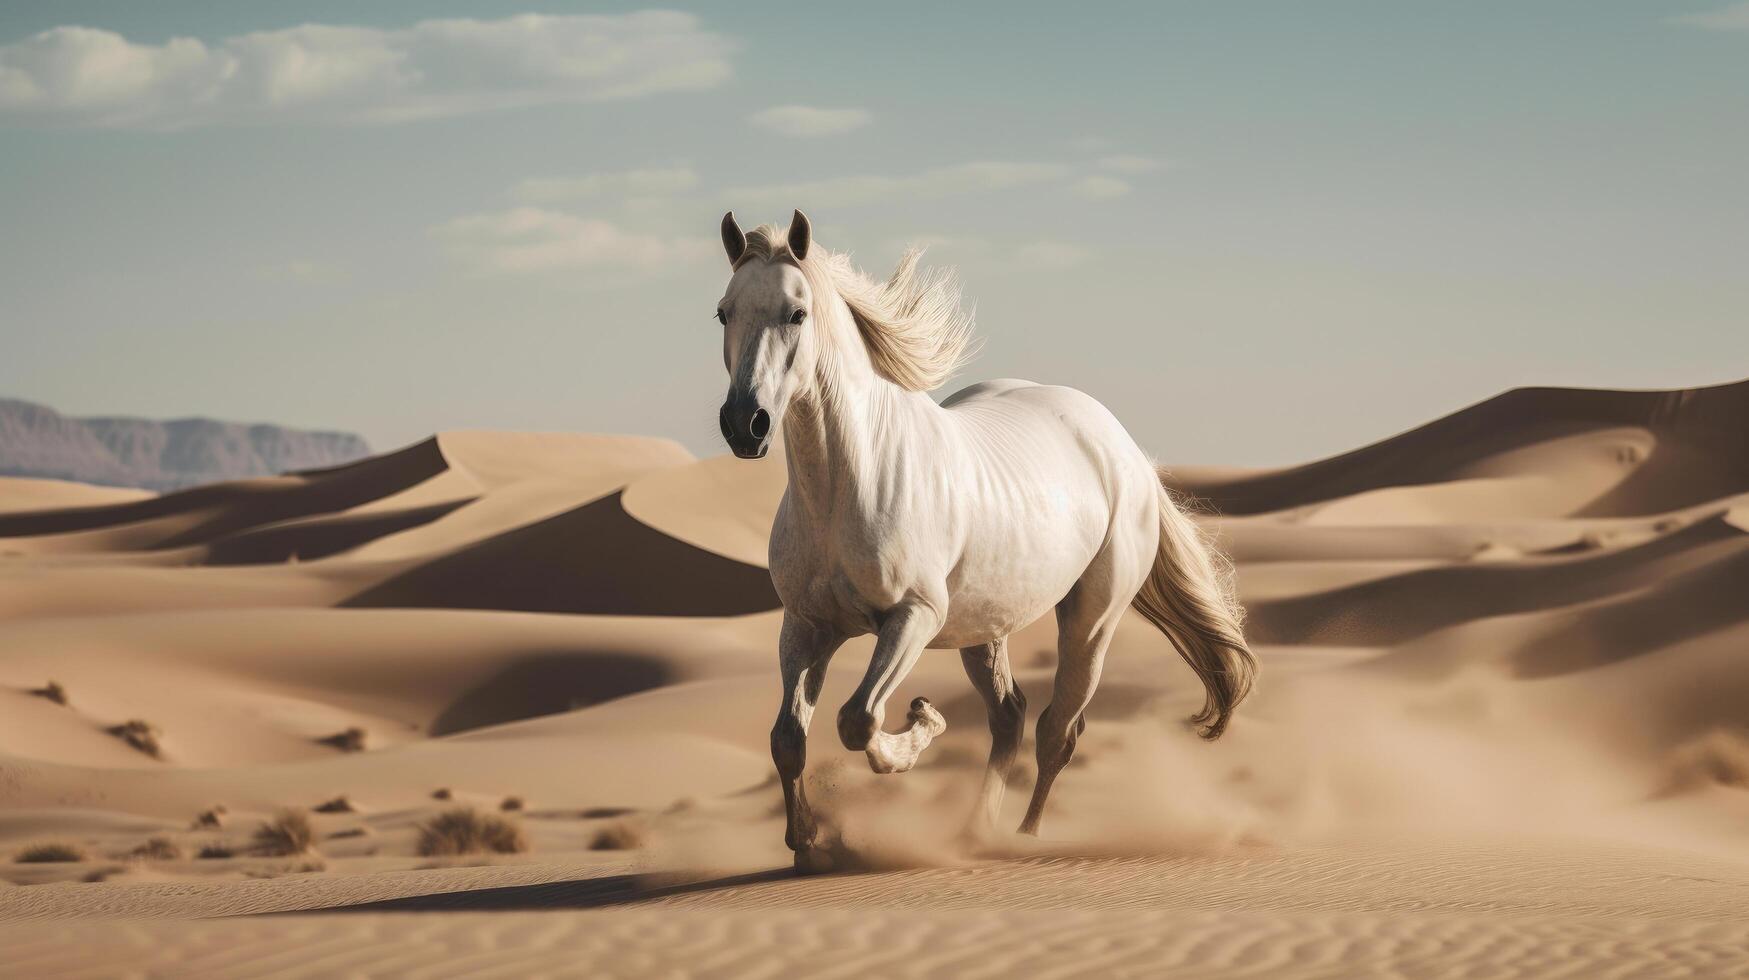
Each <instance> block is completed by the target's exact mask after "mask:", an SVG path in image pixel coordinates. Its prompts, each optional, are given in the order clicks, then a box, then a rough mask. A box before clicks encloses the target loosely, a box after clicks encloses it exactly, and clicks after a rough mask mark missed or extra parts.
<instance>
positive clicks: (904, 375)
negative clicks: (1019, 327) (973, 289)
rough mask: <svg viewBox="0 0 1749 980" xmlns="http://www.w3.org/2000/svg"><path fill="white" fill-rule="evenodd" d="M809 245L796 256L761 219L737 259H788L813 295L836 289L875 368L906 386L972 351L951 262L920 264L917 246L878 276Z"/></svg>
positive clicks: (935, 380) (935, 378)
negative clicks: (942, 266) (883, 278)
mask: <svg viewBox="0 0 1749 980" xmlns="http://www.w3.org/2000/svg"><path fill="white" fill-rule="evenodd" d="M807 251H808V255H807V258H806V259H803V260H800V261H798V260H797V259H796V258H795V256H794V255H792V254H790V250H789V244H788V242H787V241H786V239H785V236H784V233H783V232H781V231H779V230H778V228H777V227H776V226H775V225H760V226H759V227H758V228H755V229H753V230H752V231H751V232H749V233H748V234H747V249H746V251H745V252H744V253H743V254H742V256H741V258H740V260H739V262H737V263H736V264H737V265H739V264H740V263H741V262H746V261H749V260H750V259H753V258H759V259H764V260H766V261H781V262H789V263H792V264H794V265H795V266H796V267H797V268H799V269H800V270H801V271H802V274H803V275H804V276H806V277H807V279H808V287H809V288H810V289H811V290H813V292H814V294H815V296H816V297H820V296H823V295H825V294H826V291H827V290H831V291H832V292H835V293H837V294H838V296H839V297H841V298H842V299H843V300H844V302H845V305H847V306H849V307H850V317H851V319H852V320H853V321H854V322H855V324H856V331H857V333H858V334H860V335H861V337H862V342H863V346H864V347H866V348H867V349H868V356H869V360H870V361H871V362H872V363H873V364H874V369H875V370H876V371H877V372H879V373H880V375H881V377H884V378H886V379H887V380H888V381H891V382H892V383H894V384H896V385H898V386H899V387H901V388H904V389H905V390H907V391H930V390H933V389H935V388H939V387H941V386H942V384H944V383H945V382H946V381H947V379H948V378H951V377H953V375H954V372H956V371H958V370H959V369H960V367H962V366H963V365H964V364H965V362H966V361H967V360H969V359H970V358H971V356H972V355H973V354H974V353H976V347H977V345H976V341H975V338H974V337H973V335H972V315H971V314H970V313H968V312H966V311H964V310H962V309H960V286H959V280H958V278H957V277H955V275H954V274H953V272H952V270H949V269H933V270H929V271H926V272H920V271H919V270H918V268H917V262H918V260H919V259H921V258H922V257H923V250H922V249H920V248H908V249H906V250H905V254H904V255H903V256H901V257H900V258H899V265H898V267H897V268H896V269H894V270H893V274H892V275H891V276H889V277H887V280H886V281H885V282H875V281H874V280H872V279H870V278H869V277H868V276H866V275H864V274H863V273H862V271H861V270H859V269H857V268H856V267H855V266H853V265H851V263H850V256H849V255H847V254H845V253H843V252H832V251H829V250H827V249H825V248H822V247H821V246H820V244H819V243H818V242H815V243H814V244H813V246H812V247H811V248H809V249H808V250H807ZM816 302H817V300H816ZM816 315H818V311H816Z"/></svg>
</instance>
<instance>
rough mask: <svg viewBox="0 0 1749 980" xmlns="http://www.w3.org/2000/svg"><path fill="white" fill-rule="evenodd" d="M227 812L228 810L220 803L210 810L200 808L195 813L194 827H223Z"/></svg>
mask: <svg viewBox="0 0 1749 980" xmlns="http://www.w3.org/2000/svg"><path fill="white" fill-rule="evenodd" d="M227 812H228V811H226V809H225V806H224V804H222V803H221V804H219V805H218V806H215V807H213V808H212V809H210V810H202V811H200V813H198V814H196V815H195V818H194V826H195V827H196V829H198V828H201V827H223V826H224V825H225V814H226V813H227Z"/></svg>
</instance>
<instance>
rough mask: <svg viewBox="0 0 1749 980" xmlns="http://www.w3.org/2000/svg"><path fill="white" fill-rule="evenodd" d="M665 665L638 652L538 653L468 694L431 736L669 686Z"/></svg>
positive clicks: (438, 722)
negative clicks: (665, 685)
mask: <svg viewBox="0 0 1749 980" xmlns="http://www.w3.org/2000/svg"><path fill="white" fill-rule="evenodd" d="M673 679H674V678H673V677H672V675H671V672H670V671H669V670H668V668H667V667H666V666H664V665H663V664H661V663H660V662H657V661H655V660H653V659H651V658H650V657H648V656H642V655H639V654H636V653H615V652H593V651H592V652H589V653H550V654H538V655H536V656H532V657H529V658H527V659H525V660H522V661H519V662H517V663H515V664H513V665H511V666H510V667H508V668H506V669H505V670H503V671H500V672H499V673H497V674H496V675H494V676H492V677H491V678H490V679H488V680H487V681H485V682H484V683H482V684H478V685H476V686H475V687H473V688H472V689H470V690H468V691H467V692H466V693H464V694H463V695H462V696H461V697H459V698H457V699H456V700H455V701H454V702H452V703H451V704H450V705H449V707H447V708H445V709H444V710H443V711H442V712H441V713H440V714H439V715H438V716H437V719H436V720H435V721H433V722H432V723H431V734H432V735H454V734H456V733H458V732H465V731H471V730H473V729H476V728H486V727H489V726H491V725H502V724H506V723H508V722H512V721H521V720H523V719H525V718H539V717H542V716H544V715H556V714H562V713H564V712H566V711H574V710H576V709H578V708H587V707H589V706H591V705H596V704H601V703H602V702H604V701H612V700H614V699H615V698H622V697H625V696H626V695H628V694H637V693H638V692H640V691H648V690H650V689H652V688H656V687H661V686H662V685H664V684H668V683H670V682H671V681H672V680H673Z"/></svg>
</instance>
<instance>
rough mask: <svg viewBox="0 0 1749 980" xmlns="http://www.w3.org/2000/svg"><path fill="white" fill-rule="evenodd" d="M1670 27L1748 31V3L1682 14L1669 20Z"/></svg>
mask: <svg viewBox="0 0 1749 980" xmlns="http://www.w3.org/2000/svg"><path fill="white" fill-rule="evenodd" d="M1670 23H1672V25H1684V26H1691V28H1702V30H1744V31H1749V2H1746V4H1732V5H1728V7H1719V9H1718V11H1704V12H1698V14H1683V16H1677V18H1670Z"/></svg>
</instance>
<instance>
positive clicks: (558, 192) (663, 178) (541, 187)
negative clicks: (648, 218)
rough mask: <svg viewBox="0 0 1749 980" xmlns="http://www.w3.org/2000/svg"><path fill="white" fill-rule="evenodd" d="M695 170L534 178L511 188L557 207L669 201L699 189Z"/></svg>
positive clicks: (523, 197) (524, 196)
mask: <svg viewBox="0 0 1749 980" xmlns="http://www.w3.org/2000/svg"><path fill="white" fill-rule="evenodd" d="M698 183H699V181H698V174H697V173H696V172H695V171H694V170H693V169H692V168H691V167H665V168H655V169H645V170H622V171H618V172H615V173H598V174H579V175H577V176H574V177H530V178H528V179H527V180H523V181H521V182H519V183H518V184H517V185H516V186H515V187H513V188H511V191H510V193H511V195H512V196H513V197H515V198H516V199H517V200H519V201H527V202H529V203H531V204H556V203H560V202H564V201H578V200H584V199H587V198H593V197H603V196H613V197H620V198H626V197H668V196H671V195H674V194H684V193H685V192H687V191H690V190H692V189H693V188H695V187H697V186H698Z"/></svg>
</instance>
